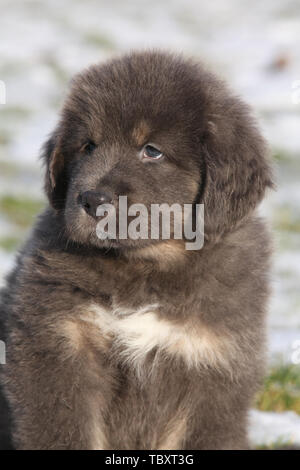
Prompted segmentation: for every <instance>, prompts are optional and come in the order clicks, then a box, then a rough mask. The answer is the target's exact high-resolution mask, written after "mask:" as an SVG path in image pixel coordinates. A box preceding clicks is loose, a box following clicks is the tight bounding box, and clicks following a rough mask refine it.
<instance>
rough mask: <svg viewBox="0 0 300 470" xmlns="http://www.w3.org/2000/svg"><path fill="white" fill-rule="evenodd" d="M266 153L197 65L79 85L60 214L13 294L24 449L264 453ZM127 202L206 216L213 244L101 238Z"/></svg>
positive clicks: (8, 321)
mask: <svg viewBox="0 0 300 470" xmlns="http://www.w3.org/2000/svg"><path fill="white" fill-rule="evenodd" d="M267 153H268V152H267V149H266V145H265V142H264V140H263V138H262V137H261V135H260V132H259V131H258V129H257V127H256V125H255V122H254V121H253V119H252V117H251V114H250V112H249V110H248V107H247V106H246V105H245V104H244V103H243V102H241V101H240V99H238V98H237V97H235V96H234V95H233V94H232V93H231V92H230V91H229V90H228V89H227V87H226V85H224V83H223V82H221V81H220V80H219V79H217V78H216V77H215V76H214V75H212V74H211V73H209V72H208V71H206V69H205V68H204V67H203V66H202V65H199V64H197V63H195V62H193V61H191V60H184V59H183V58H181V57H177V56H176V55H172V54H168V53H162V52H159V51H149V52H135V53H131V54H128V55H125V56H124V57H121V58H117V59H114V60H112V61H110V62H108V63H104V64H100V65H95V66H92V67H90V68H89V69H87V70H86V71H84V72H83V73H82V74H80V75H78V76H77V77H75V79H74V80H73V82H72V86H71V91H70V93H69V96H68V97H67V99H66V102H65V104H64V107H63V110H62V113H61V118H60V121H59V123H58V125H57V127H56V129H55V130H54V132H53V134H52V135H51V137H50V139H49V140H48V142H47V143H46V144H45V146H44V149H43V159H44V161H45V166H46V179H45V190H46V193H47V196H48V198H49V203H50V204H49V207H48V208H47V209H46V210H45V211H44V213H43V214H41V215H40V217H39V219H38V221H37V223H36V226H35V228H34V230H33V233H32V235H31V237H30V239H29V241H28V242H27V243H26V245H25V247H24V248H23V249H22V251H21V253H20V255H19V257H18V260H17V264H16V268H15V269H14V271H13V272H12V273H11V275H10V276H9V277H8V280H7V285H6V287H5V289H4V290H3V292H2V304H1V308H0V310H1V321H2V323H3V328H2V333H1V335H2V338H4V339H5V343H6V353H7V357H6V365H2V366H1V367H2V373H1V381H2V387H3V393H4V399H5V400H6V401H7V403H8V408H9V410H10V413H11V423H12V424H11V434H12V439H13V443H14V446H15V447H16V448H18V449H245V448H248V446H249V443H248V439H247V413H248V409H249V407H250V406H251V403H252V400H253V395H254V393H255V391H256V390H257V387H258V385H259V383H260V380H261V377H262V374H263V367H264V348H265V346H264V337H265V311H266V302H267V299H268V295H269V287H268V273H269V258H270V243H269V235H268V232H267V231H266V229H265V226H264V223H263V222H262V221H261V220H260V219H259V218H258V217H257V216H256V214H255V209H256V206H257V205H258V203H259V202H260V201H261V200H262V198H263V196H264V193H265V190H266V188H268V187H272V174H271V168H270V164H269V162H268V156H267ZM119 196H126V197H127V202H128V204H143V205H144V206H145V207H146V208H148V209H150V207H151V206H152V205H153V204H162V203H165V204H168V205H172V204H174V203H176V204H179V205H181V206H182V205H184V204H190V205H191V206H192V207H194V206H195V205H196V204H200V203H201V204H203V205H204V245H203V246H202V248H201V249H198V250H187V249H186V246H185V241H186V240H184V238H182V239H174V237H173V238H172V237H170V239H163V238H162V237H161V236H160V237H159V238H157V239H151V238H146V237H145V238H137V239H130V238H127V239H123V238H122V237H120V236H119V235H118V234H117V235H116V237H115V238H111V239H109V238H107V239H102V238H101V237H99V236H97V223H99V219H100V220H103V218H101V217H100V218H99V217H97V208H98V207H101V205H102V204H104V203H110V204H111V205H112V206H113V207H114V208H116V211H119V209H120V207H119V204H120V203H119ZM4 331H5V333H4Z"/></svg>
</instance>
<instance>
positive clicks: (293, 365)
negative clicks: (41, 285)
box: [0, 0, 300, 449]
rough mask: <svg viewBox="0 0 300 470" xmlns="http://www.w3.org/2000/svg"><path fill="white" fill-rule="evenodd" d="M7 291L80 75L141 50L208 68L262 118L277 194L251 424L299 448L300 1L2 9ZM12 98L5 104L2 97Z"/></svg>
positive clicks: (6, 1)
mask: <svg viewBox="0 0 300 470" xmlns="http://www.w3.org/2000/svg"><path fill="white" fill-rule="evenodd" d="M0 8H1V19H0V103H1V104H0V285H1V284H2V283H3V279H4V276H5V274H6V273H7V271H8V270H9V269H10V267H11V266H12V263H13V260H14V254H15V252H16V250H17V248H18V246H19V245H20V243H22V240H24V238H25V237H26V236H27V234H28V230H30V226H31V224H32V222H33V220H34V217H35V215H36V213H38V212H39V211H40V210H41V208H42V207H43V206H44V205H45V198H44V195H43V193H42V177H41V175H42V171H41V165H40V162H39V161H38V154H39V149H40V146H41V145H42V143H43V141H44V140H45V138H46V136H47V134H48V133H49V132H50V131H51V130H52V128H53V126H54V124H55V122H56V119H57V113H58V110H59V108H60V106H61V104H62V101H63V98H64V94H65V92H66V89H67V86H68V82H69V80H70V78H71V76H72V75H73V74H74V73H76V72H78V71H80V70H81V69H82V68H83V67H85V66H87V65H89V64H91V63H94V62H98V61H100V60H104V59H106V58H109V57H111V56H112V55H114V54H118V53H120V52H123V51H128V50H130V49H133V48H147V47H160V48H164V49H171V50H172V51H178V52H184V53H186V54H188V55H191V56H194V57H196V58H200V59H202V60H204V61H205V62H206V63H207V64H208V65H209V66H210V67H211V68H212V69H213V70H215V71H216V72H217V73H218V74H220V75H221V76H222V77H224V78H225V79H227V80H228V81H229V82H230V84H231V86H232V87H233V88H234V89H235V91H236V92H237V93H238V94H240V95H241V96H242V97H244V98H245V99H246V100H247V101H248V102H249V103H250V104H251V105H252V107H253V108H254V111H255V113H256V115H257V117H258V119H259V122H260V125H261V127H262V129H263V132H264V135H265V136H266V138H267V139H268V141H269V143H270V146H271V150H272V155H273V159H274V163H275V166H276V175H277V191H276V192H272V193H270V194H268V197H267V199H266V201H265V202H264V203H263V205H262V207H261V211H262V212H263V213H264V214H265V215H266V217H267V218H268V220H269V222H270V224H271V226H272V228H273V231H274V238H275V248H276V252H275V258H274V275H273V297H272V300H271V303H270V314H269V368H268V375H267V377H266V379H265V383H264V386H263V389H262V391H261V393H259V394H258V396H257V397H256V400H255V401H254V403H253V411H252V412H251V416H250V428H251V438H252V441H253V443H254V445H255V446H256V447H258V448H271V449H275V448H278V447H282V446H290V445H300V285H299V284H300V283H299V280H300V249H299V248H300V236H299V235H300V47H299V45H300V1H299V0H285V1H284V2H283V1H282V0H265V1H264V2H262V1H259V0H252V2H249V1H246V0H227V1H223V0H214V1H213V2H204V1H199V0H164V1H162V0H131V1H126V0H110V1H103V0H85V1H79V0H43V1H36V0H14V1H13V2H12V1H11V0H0ZM5 91H6V96H5Z"/></svg>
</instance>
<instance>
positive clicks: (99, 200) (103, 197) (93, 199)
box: [79, 191, 112, 217]
mask: <svg viewBox="0 0 300 470" xmlns="http://www.w3.org/2000/svg"><path fill="white" fill-rule="evenodd" d="M111 201H112V195H111V194H109V193H104V192H102V191H100V192H97V191H85V192H84V193H81V194H80V196H79V203H80V204H81V205H82V207H83V208H84V210H85V212H86V213H87V214H89V215H91V216H92V217H96V212H97V207H98V206H100V205H101V204H105V203H109V202H111Z"/></svg>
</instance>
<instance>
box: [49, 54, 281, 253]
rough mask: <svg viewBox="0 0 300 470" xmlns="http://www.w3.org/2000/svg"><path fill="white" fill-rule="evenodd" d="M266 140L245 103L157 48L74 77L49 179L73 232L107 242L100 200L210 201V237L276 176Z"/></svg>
mask: <svg viewBox="0 0 300 470" xmlns="http://www.w3.org/2000/svg"><path fill="white" fill-rule="evenodd" d="M266 153H267V152H266V146H265V143H264V140H263V139H262V137H261V135H260V133H259V131H258V130H257V128H256V126H255V123H254V122H253V120H252V118H251V115H250V113H249V110H248V107H247V106H246V105H245V104H244V103H243V102H241V101H240V100H239V99H238V98H236V97H234V96H233V95H232V94H231V93H230V91H228V89H227V87H226V86H225V85H224V83H223V82H221V81H220V80H218V79H217V78H216V77H215V76H214V75H212V74H211V73H209V72H207V71H206V70H205V69H204V68H203V67H202V66H201V65H199V64H196V63H194V62H193V61H189V60H184V59H182V58H181V57H178V56H175V55H172V54H167V53H163V52H157V51H154V52H152V51H149V52H137V53H132V54H129V55H127V56H124V57H122V58H117V59H114V60H112V61H110V62H108V63H104V64H100V65H95V66H92V67H90V68H89V69H87V70H86V71H84V72H83V73H81V74H79V75H78V76H76V77H75V79H74V80H73V82H72V86H71V90H70V93H69V96H68V97H67V99H66V102H65V105H64V107H63V110H62V114H61V119H60V122H59V124H58V126H57V128H56V130H55V131H54V132H53V134H52V136H51V138H50V139H49V140H48V142H47V143H46V144H45V146H44V150H43V157H44V159H45V161H46V183H45V188H46V192H47V195H48V198H49V201H50V204H51V205H52V206H53V208H54V209H55V210H57V211H59V212H61V213H63V214H64V220H65V226H66V230H67V233H68V236H69V237H70V238H71V239H72V240H75V241H77V242H80V243H83V244H92V245H94V246H103V244H104V243H109V244H111V243H112V244H115V245H117V246H124V247H125V246H128V247H129V246H131V247H135V246H139V247H141V246H146V245H148V244H152V243H156V242H157V241H153V240H151V239H148V240H120V239H118V238H117V239H116V240H115V241H109V242H103V240H99V238H98V236H97V234H96V225H97V216H96V208H97V207H99V205H101V204H103V203H111V204H113V205H114V206H115V207H116V208H117V209H118V204H119V203H118V200H119V199H118V198H119V196H127V201H128V206H130V205H132V204H135V203H138V204H143V205H144V206H145V207H146V208H148V209H149V211H150V206H151V205H152V204H163V203H164V204H168V205H170V206H171V205H172V204H174V203H178V204H180V205H181V206H182V205H183V204H195V203H203V204H204V213H205V226H204V228H205V237H206V239H207V240H215V239H216V238H218V237H220V236H222V235H223V234H225V233H227V232H228V231H231V230H233V229H234V227H235V226H236V225H237V224H238V223H239V222H240V221H241V220H243V219H244V218H245V217H246V216H247V215H248V214H249V213H250V212H251V211H253V209H254V208H255V207H256V205H257V204H258V203H259V202H260V201H261V199H262V198H263V195H264V192H265V189H266V187H268V186H272V179H271V171H270V167H269V163H268V160H267V157H266Z"/></svg>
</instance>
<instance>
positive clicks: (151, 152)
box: [143, 145, 163, 160]
mask: <svg viewBox="0 0 300 470" xmlns="http://www.w3.org/2000/svg"><path fill="white" fill-rule="evenodd" d="M162 156H163V153H162V152H161V151H160V150H158V149H156V148H155V147H153V145H146V146H145V148H144V151H143V157H145V158H152V159H154V160H158V159H159V158H161V157H162Z"/></svg>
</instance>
